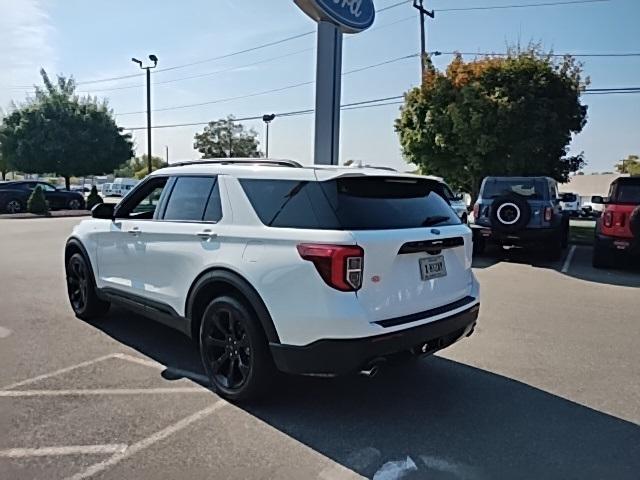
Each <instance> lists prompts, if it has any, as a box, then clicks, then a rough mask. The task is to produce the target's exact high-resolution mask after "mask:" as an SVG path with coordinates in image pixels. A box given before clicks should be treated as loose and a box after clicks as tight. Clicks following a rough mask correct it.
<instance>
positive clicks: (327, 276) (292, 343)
mask: <svg viewBox="0 0 640 480" xmlns="http://www.w3.org/2000/svg"><path fill="white" fill-rule="evenodd" d="M444 197H445V194H444V192H443V190H442V183H440V182H438V181H437V180H433V179H429V178H425V177H420V176H415V175H408V174H400V173H397V172H390V171H387V170H380V169H373V168H361V169H354V168H341V167H321V166H315V167H302V166H301V165H300V164H298V163H296V162H292V161H287V160H260V159H252V160H240V159H226V160H203V161H198V162H186V163H182V164H178V165H174V166H171V167H168V168H163V169H161V170H157V171H155V172H153V174H151V175H149V176H148V177H147V178H146V179H145V180H143V181H142V182H141V183H140V184H139V185H137V186H136V187H135V188H134V189H133V190H132V191H131V192H130V193H129V195H128V196H127V197H126V198H125V199H124V200H123V201H122V202H121V203H120V204H118V205H117V206H116V207H115V209H114V205H112V204H106V203H105V204H99V205H97V206H96V207H94V209H93V211H92V215H93V219H90V220H85V221H83V222H81V223H80V224H79V225H78V226H77V227H76V228H75V229H74V231H73V233H72V235H71V237H70V238H69V240H68V241H67V244H66V248H65V265H66V275H67V285H68V293H69V299H70V301H71V305H72V307H73V310H74V312H75V314H76V315H77V316H78V317H80V318H83V319H87V318H92V317H96V316H99V315H101V314H104V313H105V312H106V311H107V309H108V308H109V305H110V303H117V304H119V305H124V306H126V307H128V308H130V309H131V310H135V311H136V312H139V313H141V314H143V315H145V316H149V317H152V318H154V319H157V320H158V321H161V322H162V323H164V324H166V325H169V326H171V327H174V328H176V329H178V330H180V331H181V332H183V333H185V334H186V335H188V336H190V337H192V338H193V339H194V340H196V341H197V342H198V344H199V346H200V351H201V356H202V361H203V364H204V367H205V369H206V372H207V374H208V375H209V377H210V379H211V383H212V384H213V386H214V388H215V389H216V390H217V391H218V392H219V393H220V394H222V395H223V396H225V397H227V398H230V399H232V400H242V399H247V398H249V397H252V396H254V395H255V394H257V393H259V392H260V391H261V390H263V389H264V388H265V387H266V386H268V385H269V376H270V374H272V373H274V372H275V370H276V369H277V370H281V371H284V372H288V373H297V374H316V375H338V374H346V373H350V372H357V371H361V372H363V373H365V374H372V373H375V371H376V370H377V365H378V364H379V363H380V362H383V361H384V360H385V359H387V358H389V357H393V356H395V355H396V354H398V355H406V356H409V355H408V353H407V352H411V353H413V354H415V355H423V354H430V353H433V352H435V351H437V350H439V349H441V348H444V347H446V346H448V345H451V344H452V343H454V342H456V341H457V340H459V339H461V338H463V337H464V336H468V335H470V334H471V332H472V331H473V329H474V326H475V323H476V319H477V317H478V311H479V287H478V283H477V281H476V279H475V277H474V274H473V273H472V271H471V251H472V245H471V230H470V229H469V228H468V227H467V226H466V225H463V224H462V223H461V222H460V220H459V218H458V217H457V216H456V215H455V213H454V212H453V210H452V209H451V207H450V206H449V205H448V204H447V202H446V200H445V199H444Z"/></svg>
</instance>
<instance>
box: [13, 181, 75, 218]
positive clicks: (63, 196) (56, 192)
mask: <svg viewBox="0 0 640 480" xmlns="http://www.w3.org/2000/svg"><path fill="white" fill-rule="evenodd" d="M37 186H40V188H42V191H43V192H44V196H45V198H46V199H47V202H48V203H49V208H50V209H51V210H63V209H69V210H80V209H83V208H85V201H84V197H83V196H82V193H80V192H70V191H69V190H62V189H59V188H57V187H54V186H53V185H51V184H50V183H47V182H40V181H37V180H22V181H14V182H5V183H2V184H0V211H1V212H4V213H21V212H26V211H27V201H28V200H29V197H30V196H31V193H32V192H33V190H34V189H35V188H36V187H37Z"/></svg>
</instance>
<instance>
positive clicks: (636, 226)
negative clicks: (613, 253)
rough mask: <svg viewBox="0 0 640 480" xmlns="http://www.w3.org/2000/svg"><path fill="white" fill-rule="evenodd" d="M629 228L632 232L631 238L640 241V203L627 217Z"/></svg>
mask: <svg viewBox="0 0 640 480" xmlns="http://www.w3.org/2000/svg"><path fill="white" fill-rule="evenodd" d="M629 229H630V230H631V233H632V234H633V238H635V239H636V240H638V241H640V205H638V206H637V207H636V208H635V209H634V210H633V212H631V216H630V217H629Z"/></svg>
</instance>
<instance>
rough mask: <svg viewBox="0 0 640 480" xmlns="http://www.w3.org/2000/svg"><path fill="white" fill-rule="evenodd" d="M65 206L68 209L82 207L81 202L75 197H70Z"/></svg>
mask: <svg viewBox="0 0 640 480" xmlns="http://www.w3.org/2000/svg"><path fill="white" fill-rule="evenodd" d="M67 207H68V208H69V210H80V209H81V208H82V202H81V201H80V200H78V199H77V198H72V199H71V200H69V203H68V204H67Z"/></svg>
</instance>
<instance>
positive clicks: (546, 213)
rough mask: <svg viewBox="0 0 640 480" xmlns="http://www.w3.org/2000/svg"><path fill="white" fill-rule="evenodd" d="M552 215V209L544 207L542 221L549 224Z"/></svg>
mask: <svg viewBox="0 0 640 480" xmlns="http://www.w3.org/2000/svg"><path fill="white" fill-rule="evenodd" d="M552 215H553V208H551V207H545V209H544V221H545V222H550V221H551V216H552Z"/></svg>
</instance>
